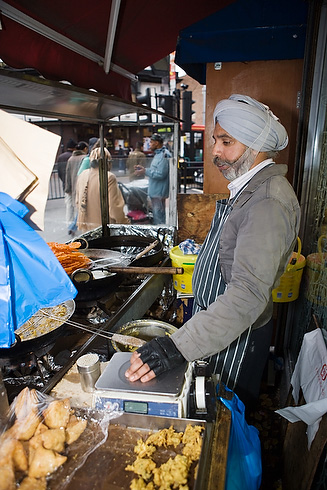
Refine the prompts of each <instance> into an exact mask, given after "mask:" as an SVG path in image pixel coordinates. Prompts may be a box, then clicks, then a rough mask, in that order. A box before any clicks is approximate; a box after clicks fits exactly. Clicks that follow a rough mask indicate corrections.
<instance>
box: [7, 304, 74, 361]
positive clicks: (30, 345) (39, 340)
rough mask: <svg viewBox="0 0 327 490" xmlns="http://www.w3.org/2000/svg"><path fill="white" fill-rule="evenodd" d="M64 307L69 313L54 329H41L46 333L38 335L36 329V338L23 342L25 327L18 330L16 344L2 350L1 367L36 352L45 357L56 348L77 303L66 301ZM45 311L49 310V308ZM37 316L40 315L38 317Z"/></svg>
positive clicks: (28, 336) (29, 336)
mask: <svg viewBox="0 0 327 490" xmlns="http://www.w3.org/2000/svg"><path fill="white" fill-rule="evenodd" d="M64 305H65V306H66V308H67V313H66V315H65V316H64V317H63V319H62V323H61V324H59V325H58V323H60V322H56V323H54V324H53V325H55V326H54V327H53V328H51V327H49V328H48V329H45V328H44V329H43V330H41V329H40V331H41V332H44V333H38V331H37V328H35V336H34V337H33V338H31V337H32V336H31V335H26V339H27V340H22V339H23V338H24V335H22V338H21V337H20V336H19V333H20V332H22V331H23V330H24V328H25V326H23V327H21V328H19V329H17V330H16V332H15V337H16V342H15V344H14V345H13V346H11V347H8V348H0V366H1V365H6V363H7V362H8V361H10V360H13V359H17V358H19V357H20V356H23V355H25V354H27V353H29V352H34V353H35V354H36V355H43V354H45V353H46V352H49V350H50V349H51V348H52V347H53V346H54V344H55V342H56V340H57V338H58V337H59V336H60V335H61V334H62V331H63V329H64V325H65V321H66V320H67V319H68V318H70V317H71V316H72V314H73V313H74V310H75V302H74V301H73V300H70V301H66V302H65V303H64ZM45 309H46V310H47V308H45ZM37 315H38V313H37V314H36V316H37ZM25 325H26V324H25ZM57 325H58V326H57ZM25 332H26V330H25ZM29 333H30V332H29Z"/></svg>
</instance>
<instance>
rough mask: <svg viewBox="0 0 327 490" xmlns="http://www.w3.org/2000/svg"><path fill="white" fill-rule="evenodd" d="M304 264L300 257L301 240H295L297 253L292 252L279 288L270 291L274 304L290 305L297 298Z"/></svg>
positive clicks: (301, 256) (303, 259) (304, 260)
mask: <svg viewBox="0 0 327 490" xmlns="http://www.w3.org/2000/svg"><path fill="white" fill-rule="evenodd" d="M305 264H306V259H305V257H304V255H301V240H300V238H299V237H298V238H297V252H293V253H292V256H291V258H290V261H289V264H288V266H287V267H286V271H285V272H284V274H283V275H282V276H281V278H280V283H279V286H278V287H277V288H276V289H273V291H272V297H273V302H274V303H290V302H291V301H295V300H296V299H297V298H298V297H299V292H300V284H301V279H302V274H303V269H304V267H305Z"/></svg>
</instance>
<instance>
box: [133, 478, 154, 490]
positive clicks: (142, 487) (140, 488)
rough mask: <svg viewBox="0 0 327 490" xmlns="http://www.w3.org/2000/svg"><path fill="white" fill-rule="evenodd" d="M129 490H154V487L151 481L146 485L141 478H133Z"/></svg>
mask: <svg viewBox="0 0 327 490" xmlns="http://www.w3.org/2000/svg"><path fill="white" fill-rule="evenodd" d="M130 489H131V490H154V485H153V483H152V481H150V482H149V483H146V482H145V481H144V480H143V478H134V479H133V480H132V481H131V486H130Z"/></svg>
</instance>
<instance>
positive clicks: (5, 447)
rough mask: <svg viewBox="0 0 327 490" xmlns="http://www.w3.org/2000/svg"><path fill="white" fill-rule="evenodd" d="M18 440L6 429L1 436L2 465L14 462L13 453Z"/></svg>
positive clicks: (0, 455)
mask: <svg viewBox="0 0 327 490" xmlns="http://www.w3.org/2000/svg"><path fill="white" fill-rule="evenodd" d="M15 445H16V440H15V439H13V438H12V437H11V435H10V431H8V430H7V431H6V432H5V433H4V434H3V435H2V436H1V437H0V465H1V466H2V465H6V464H8V463H12V455H13V452H14V450H15Z"/></svg>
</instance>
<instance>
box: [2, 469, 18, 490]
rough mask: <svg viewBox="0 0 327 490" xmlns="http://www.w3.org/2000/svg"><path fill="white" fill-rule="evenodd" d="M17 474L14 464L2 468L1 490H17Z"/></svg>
mask: <svg viewBox="0 0 327 490" xmlns="http://www.w3.org/2000/svg"><path fill="white" fill-rule="evenodd" d="M15 488H16V482H15V472H14V467H13V464H12V463H5V464H3V465H1V466H0V490H15Z"/></svg>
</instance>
